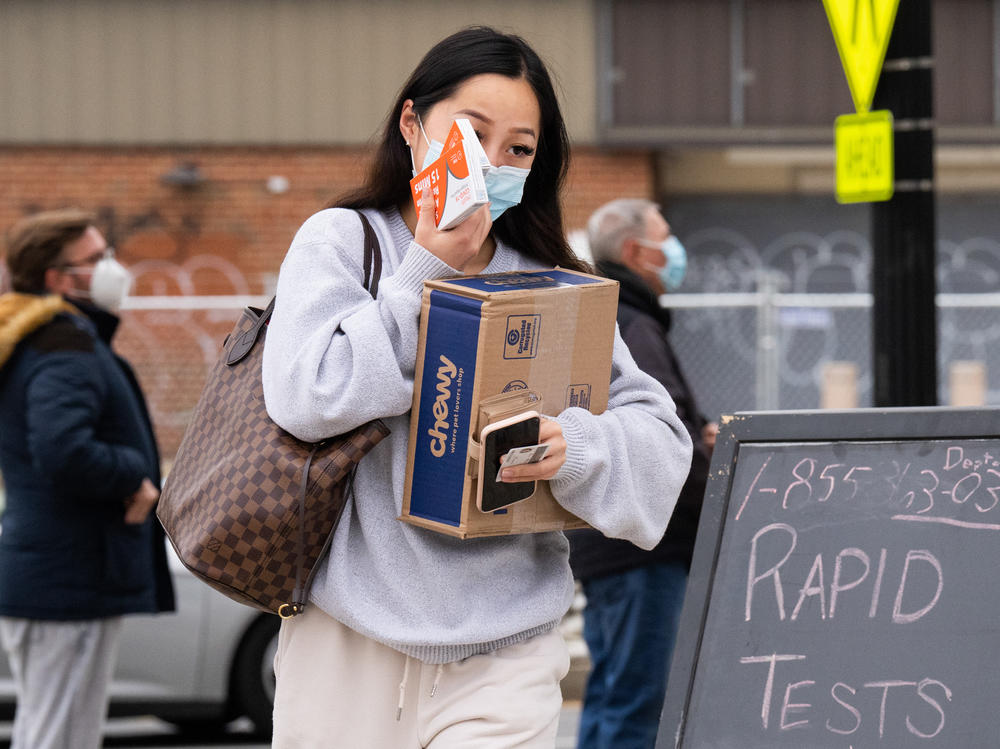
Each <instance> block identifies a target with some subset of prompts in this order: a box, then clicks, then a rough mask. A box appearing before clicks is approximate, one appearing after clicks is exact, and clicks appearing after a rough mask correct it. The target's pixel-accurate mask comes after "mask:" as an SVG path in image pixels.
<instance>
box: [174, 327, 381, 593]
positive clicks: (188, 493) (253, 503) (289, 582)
mask: <svg viewBox="0 0 1000 749" xmlns="http://www.w3.org/2000/svg"><path fill="white" fill-rule="evenodd" d="M259 317H260V312H259V311H258V310H250V309H248V310H246V311H245V312H244V314H243V316H242V317H241V319H240V321H239V322H238V323H237V324H236V327H235V328H234V329H233V332H232V333H231V334H230V336H229V338H228V339H227V342H228V345H227V347H226V348H227V349H230V348H232V346H233V345H234V344H235V343H236V342H237V341H238V340H239V339H240V337H241V336H242V335H243V334H244V333H245V332H247V331H249V330H251V329H252V328H253V327H254V325H255V324H256V323H257V321H258V319H259ZM265 331H266V326H264V328H263V329H262V330H261V333H260V336H259V337H258V339H257V341H256V343H255V344H254V346H253V348H252V349H251V350H250V353H249V354H248V355H247V356H246V357H245V358H244V359H242V360H241V361H239V362H238V363H237V364H235V365H231V366H230V365H227V364H226V358H227V351H224V352H223V355H222V356H221V357H220V359H219V361H218V362H217V363H216V365H215V367H214V368H213V369H212V371H211V372H210V374H209V377H208V382H207V384H206V385H205V389H204V390H203V391H202V394H201V398H200V399H199V401H198V404H197V406H195V410H194V413H193V414H192V416H191V422H190V424H189V426H188V429H187V431H186V432H185V434H184V438H183V440H182V441H181V445H180V447H179V448H178V450H177V456H176V458H175V460H174V464H173V468H172V470H171V472H170V475H169V476H168V477H167V481H166V485H165V486H164V489H163V495H162V496H161V497H160V502H159V505H158V507H157V516H158V517H159V519H160V522H161V523H162V524H163V527H164V529H165V530H166V532H167V536H168V537H169V538H170V541H171V543H173V545H174V548H175V549H176V551H177V555H178V556H179V557H180V559H181V561H182V562H183V563H184V564H185V566H187V567H188V568H189V569H190V570H191V571H192V572H193V573H194V574H195V575H197V576H198V577H199V578H201V579H202V580H204V581H205V582H207V583H208V584H209V585H211V586H212V587H214V588H216V589H217V590H219V591H221V592H223V593H225V594H226V595H227V596H229V597H230V598H233V599H235V600H237V601H239V602H241V603H245V604H248V605H250V606H254V607H256V608H260V609H264V610H267V611H271V612H277V611H278V609H279V608H280V607H281V606H282V605H283V604H293V603H295V604H304V603H305V594H304V593H303V595H302V596H301V599H302V600H300V601H293V600H292V599H293V595H292V593H293V590H294V588H295V585H296V572H297V569H298V565H299V564H300V563H301V564H302V568H301V571H299V575H300V576H301V582H302V583H303V584H304V587H305V590H306V591H308V586H309V582H311V579H312V571H313V569H314V567H315V565H316V562H317V561H318V560H319V558H320V557H321V556H322V555H323V553H324V552H325V551H326V548H327V545H328V544H329V541H330V538H331V536H332V535H333V530H334V528H335V527H336V525H337V521H338V520H339V518H340V515H341V512H342V511H343V509H344V505H345V503H346V501H347V494H348V487H349V485H350V480H351V478H352V477H353V470H354V467H355V466H356V465H357V463H358V461H360V460H361V458H362V456H364V455H365V454H366V453H367V452H368V451H369V450H371V449H372V448H373V447H374V446H375V445H377V444H378V443H379V442H380V441H381V440H382V439H383V438H384V437H385V436H386V435H387V434H388V433H389V430H388V429H387V428H386V426H385V425H384V424H383V423H382V422H381V421H378V420H375V421H371V422H369V423H367V424H364V425H362V426H360V427H358V428H357V429H355V430H354V431H353V432H350V433H348V434H345V435H342V436H340V437H334V438H331V439H329V440H325V441H324V442H322V443H320V446H319V447H318V449H317V450H316V454H315V456H314V457H313V460H312V465H311V466H310V469H309V483H308V492H307V495H306V503H305V524H304V526H302V527H303V528H304V541H303V543H302V549H303V550H304V553H303V555H302V559H301V560H300V559H299V537H298V534H299V532H300V521H299V513H300V509H299V494H300V490H301V481H302V478H303V477H302V472H303V468H304V466H305V462H306V460H307V458H308V456H309V454H310V452H311V451H312V450H313V448H314V447H315V445H314V444H312V443H308V442H302V441H300V440H297V439H295V438H294V437H292V436H291V435H290V434H288V433H287V432H285V431H284V430H283V429H281V428H280V427H279V426H278V425H277V424H275V423H274V422H273V421H271V420H270V419H269V418H268V416H267V412H266V410H265V408H264V393H263V388H262V385H261V374H260V372H261V358H262V356H263V350H264V335H265Z"/></svg>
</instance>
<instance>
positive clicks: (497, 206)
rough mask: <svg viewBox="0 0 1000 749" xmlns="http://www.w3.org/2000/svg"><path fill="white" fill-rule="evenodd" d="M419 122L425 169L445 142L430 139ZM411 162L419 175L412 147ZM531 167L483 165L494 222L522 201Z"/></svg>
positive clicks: (422, 168)
mask: <svg viewBox="0 0 1000 749" xmlns="http://www.w3.org/2000/svg"><path fill="white" fill-rule="evenodd" d="M417 124H418V125H420V134H421V135H423V136H424V142H425V143H426V144H427V153H425V154H424V163H423V164H422V165H421V166H420V171H423V170H424V169H426V168H427V167H429V166H430V165H431V164H433V163H434V162H435V161H437V160H438V159H439V158H441V152H442V151H443V150H444V143H442V142H441V141H439V140H430V139H429V138H428V137H427V133H425V132H424V123H423V122H421V121H420V118H419V117H417ZM410 162H411V164H412V165H413V176H414V177H416V176H417V165H416V163H415V162H414V161H413V149H410ZM530 172H531V170H530V169H521V168H520V167H516V166H493V165H492V164H490V163H489V161H486V163H485V165H484V166H483V179H484V181H485V182H486V195H487V197H489V199H490V219H491V220H493V221H494V222H495V221H496V220H497V219H498V218H500V216H501V215H502V214H503V212H504V211H506V210H507V209H508V208H512V207H513V206H515V205H517V204H518V203H520V202H521V196H522V195H524V183H525V182H526V181H527V179H528V174H530Z"/></svg>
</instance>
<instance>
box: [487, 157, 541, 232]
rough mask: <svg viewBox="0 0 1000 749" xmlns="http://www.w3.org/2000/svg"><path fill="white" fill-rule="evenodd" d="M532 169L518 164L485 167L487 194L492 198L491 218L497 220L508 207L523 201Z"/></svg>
mask: <svg viewBox="0 0 1000 749" xmlns="http://www.w3.org/2000/svg"><path fill="white" fill-rule="evenodd" d="M530 171H531V170H530V169H521V168H520V167H516V166H493V165H492V164H491V165H490V166H489V168H487V169H485V170H484V172H483V176H484V178H485V180H486V195H487V197H489V199H490V218H491V219H492V220H493V221H496V220H497V219H498V218H500V215H501V214H502V213H503V212H504V211H506V210H507V209H508V208H512V207H513V206H515V205H517V204H518V203H520V202H521V196H522V195H523V194H524V183H525V181H526V180H527V179H528V174H529V173H530Z"/></svg>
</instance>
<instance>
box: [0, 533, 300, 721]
mask: <svg viewBox="0 0 1000 749" xmlns="http://www.w3.org/2000/svg"><path fill="white" fill-rule="evenodd" d="M167 556H168V559H169V560H170V568H171V572H172V574H173V579H174V590H175V592H176V595H177V610H176V611H175V612H173V613H170V614H156V615H132V616H126V617H125V620H124V621H125V624H124V626H123V628H122V639H121V647H120V650H119V655H118V665H117V667H116V669H115V674H114V678H113V681H112V684H111V688H110V696H111V701H110V706H109V709H108V714H109V715H110V716H113V717H122V716H135V715H154V716H156V717H158V718H160V719H162V720H165V721H168V722H170V723H173V724H175V725H177V726H178V727H180V728H181V729H182V730H187V729H198V730H201V731H204V730H211V729H214V728H221V727H222V726H223V725H225V723H227V722H229V721H231V720H233V719H235V718H238V717H242V716H246V717H248V718H249V719H250V720H251V721H252V722H253V724H254V726H255V728H256V729H257V730H258V731H259V732H260V733H262V734H264V733H266V734H267V735H270V731H271V707H272V705H273V703H274V671H273V668H272V663H273V660H274V652H275V649H276V647H277V642H278V625H279V623H280V620H279V619H278V617H277V616H274V615H273V614H267V613H264V612H261V611H256V610H254V609H252V608H249V607H247V606H244V605H242V604H239V603H236V602H235V601H231V600H229V599H228V598H226V597H225V596H223V595H222V594H221V593H218V592H217V591H215V590H213V589H212V588H210V587H209V586H208V585H206V584H205V583H203V582H201V581H200V580H198V579H197V578H195V577H194V576H193V575H192V574H191V573H190V572H188V571H187V570H186V569H185V568H184V566H183V565H182V564H181V563H180V561H179V560H178V559H177V556H176V555H175V554H174V552H173V549H172V548H171V547H170V544H169V543H167ZM15 700H16V695H15V690H14V683H13V680H12V679H11V676H10V670H9V668H8V665H7V659H6V658H4V657H3V656H2V655H0V719H4V720H11V719H12V718H13V716H14V706H15Z"/></svg>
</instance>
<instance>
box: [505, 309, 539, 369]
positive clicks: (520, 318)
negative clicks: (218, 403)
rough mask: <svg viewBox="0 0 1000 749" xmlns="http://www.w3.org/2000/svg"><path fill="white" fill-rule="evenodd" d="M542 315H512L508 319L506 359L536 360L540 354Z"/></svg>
mask: <svg viewBox="0 0 1000 749" xmlns="http://www.w3.org/2000/svg"><path fill="white" fill-rule="evenodd" d="M541 319H542V316H541V315H511V316H510V317H508V318H507V336H506V337H505V338H504V343H505V345H504V349H503V358H504V359H534V358H535V354H537V353H538V326H539V324H540V322H541Z"/></svg>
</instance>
